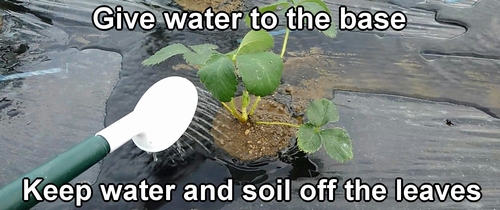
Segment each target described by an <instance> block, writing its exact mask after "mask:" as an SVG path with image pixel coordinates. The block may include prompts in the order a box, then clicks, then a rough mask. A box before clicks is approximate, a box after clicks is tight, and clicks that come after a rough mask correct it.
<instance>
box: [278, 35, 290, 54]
mask: <svg viewBox="0 0 500 210" xmlns="http://www.w3.org/2000/svg"><path fill="white" fill-rule="evenodd" d="M288 35H290V29H288V27H287V28H286V32H285V38H284V39H283V48H281V55H280V57H281V58H283V57H284V56H285V51H286V44H287V43H288Z"/></svg>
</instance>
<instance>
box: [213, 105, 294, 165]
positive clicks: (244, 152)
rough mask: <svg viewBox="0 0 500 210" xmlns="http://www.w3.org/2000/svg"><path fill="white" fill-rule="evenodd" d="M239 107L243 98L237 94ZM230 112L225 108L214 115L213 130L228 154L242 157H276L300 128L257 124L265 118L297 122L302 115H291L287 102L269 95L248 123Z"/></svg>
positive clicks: (270, 120) (268, 120)
mask: <svg viewBox="0 0 500 210" xmlns="http://www.w3.org/2000/svg"><path fill="white" fill-rule="evenodd" d="M235 99H236V100H235V101H236V106H237V107H239V106H240V105H239V104H241V103H238V101H241V98H240V97H238V98H235ZM228 116H231V115H230V114H229V112H228V111H227V110H226V109H221V111H219V112H218V113H217V115H216V117H215V119H216V120H214V123H213V128H212V130H211V133H212V135H213V137H214V142H215V144H216V145H217V146H218V147H220V148H222V149H223V150H225V151H226V152H227V153H228V154H229V155H231V156H233V157H235V158H238V159H240V160H242V161H251V160H255V159H258V158H261V157H275V156H276V155H277V154H278V153H279V152H280V151H282V150H283V149H285V148H287V147H289V146H290V144H291V140H292V138H293V137H295V134H296V132H297V128H294V127H290V126H285V125H262V124H255V122H258V121H264V122H285V123H291V124H298V122H299V119H295V118H293V117H292V115H291V113H289V112H288V110H287V108H286V106H285V105H283V104H281V103H278V102H276V101H275V100H273V99H272V98H270V97H265V98H262V100H261V101H260V102H259V106H258V108H257V110H256V112H255V113H254V115H252V116H251V118H250V120H249V121H248V122H246V123H241V122H239V121H238V120H236V119H235V118H232V117H228Z"/></svg>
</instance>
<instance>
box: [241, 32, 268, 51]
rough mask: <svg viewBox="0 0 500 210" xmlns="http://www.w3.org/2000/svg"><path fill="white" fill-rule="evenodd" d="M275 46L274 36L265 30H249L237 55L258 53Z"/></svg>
mask: <svg viewBox="0 0 500 210" xmlns="http://www.w3.org/2000/svg"><path fill="white" fill-rule="evenodd" d="M273 46H274V38H273V36H271V34H270V33H269V32H267V31H264V30H259V31H254V30H251V31H249V32H248V33H247V34H246V35H245V37H243V40H241V43H240V46H239V47H238V49H237V51H236V55H243V54H248V53H256V52H263V51H267V50H270V49H271V48H273Z"/></svg>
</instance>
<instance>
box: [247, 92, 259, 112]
mask: <svg viewBox="0 0 500 210" xmlns="http://www.w3.org/2000/svg"><path fill="white" fill-rule="evenodd" d="M259 101H260V96H257V99H255V102H253V105H252V108H251V109H250V113H249V114H248V115H250V116H252V115H253V113H254V112H255V110H256V109H257V105H258V104H259Z"/></svg>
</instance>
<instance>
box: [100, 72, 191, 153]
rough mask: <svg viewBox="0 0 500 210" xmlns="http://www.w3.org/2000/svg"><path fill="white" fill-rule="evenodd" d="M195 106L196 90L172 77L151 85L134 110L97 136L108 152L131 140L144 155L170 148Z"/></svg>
mask: <svg viewBox="0 0 500 210" xmlns="http://www.w3.org/2000/svg"><path fill="white" fill-rule="evenodd" d="M197 106H198V91H197V89H196V87H195V86H194V84H193V83H192V82H191V81H189V80H188V79H186V78H183V77H178V76H172V77H167V78H165V79H162V80H160V81H158V82H157V83H155V84H154V85H153V86H151V87H150V88H149V89H148V90H147V91H146V93H144V95H143V96H142V97H141V99H140V100H139V102H138V103H137V105H136V106H135V109H134V111H132V112H131V113H130V114H128V115H127V116H125V117H123V118H122V119H120V120H118V121H117V122H115V123H113V124H112V125H110V126H108V127H107V128H105V129H104V130H102V131H101V132H99V133H97V134H96V135H101V136H103V137H104V138H105V139H106V140H107V141H108V143H109V145H110V152H113V151H114V150H116V149H117V148H118V147H120V146H122V145H123V144H125V143H126V142H127V141H128V140H130V139H132V140H133V141H134V143H135V145H136V146H137V147H139V148H140V149H141V150H144V151H146V152H159V151H163V150H165V149H167V148H169V147H170V146H172V145H173V144H174V143H175V142H176V141H177V140H179V138H180V137H181V136H182V135H183V134H184V132H186V130H187V129H188V127H189V125H190V124H191V121H192V120H193V117H194V115H195V113H196V108H197Z"/></svg>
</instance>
